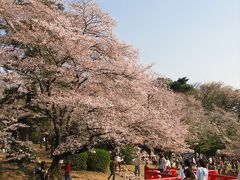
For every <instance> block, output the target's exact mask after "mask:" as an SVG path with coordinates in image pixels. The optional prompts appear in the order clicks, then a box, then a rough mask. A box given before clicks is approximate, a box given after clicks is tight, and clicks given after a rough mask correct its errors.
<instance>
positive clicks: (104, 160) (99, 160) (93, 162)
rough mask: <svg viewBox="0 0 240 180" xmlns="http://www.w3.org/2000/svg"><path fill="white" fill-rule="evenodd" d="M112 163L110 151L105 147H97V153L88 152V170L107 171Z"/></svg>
mask: <svg viewBox="0 0 240 180" xmlns="http://www.w3.org/2000/svg"><path fill="white" fill-rule="evenodd" d="M109 163H110V153H109V152H108V151H106V150H104V149H95V153H93V152H88V161H87V166H88V170H91V171H98V172H106V170H107V168H108V166H109Z"/></svg>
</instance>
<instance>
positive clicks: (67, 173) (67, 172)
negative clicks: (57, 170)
mask: <svg viewBox="0 0 240 180" xmlns="http://www.w3.org/2000/svg"><path fill="white" fill-rule="evenodd" d="M70 171H71V166H70V162H69V161H67V162H66V166H65V180H71V179H72V177H71V175H70Z"/></svg>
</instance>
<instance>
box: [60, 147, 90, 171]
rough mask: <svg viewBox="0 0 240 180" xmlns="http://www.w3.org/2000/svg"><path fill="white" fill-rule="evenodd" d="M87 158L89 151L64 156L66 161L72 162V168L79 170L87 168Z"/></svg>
mask: <svg viewBox="0 0 240 180" xmlns="http://www.w3.org/2000/svg"><path fill="white" fill-rule="evenodd" d="M87 159H88V153H87V152H83V153H79V154H73V155H71V156H68V157H66V158H64V160H65V161H69V162H70V164H71V169H72V170H78V171H81V170H86V169H87Z"/></svg>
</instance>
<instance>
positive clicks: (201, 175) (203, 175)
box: [197, 159, 208, 180]
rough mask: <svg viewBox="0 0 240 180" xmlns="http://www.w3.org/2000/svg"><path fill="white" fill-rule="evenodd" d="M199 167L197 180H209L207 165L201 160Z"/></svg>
mask: <svg viewBox="0 0 240 180" xmlns="http://www.w3.org/2000/svg"><path fill="white" fill-rule="evenodd" d="M198 163H199V167H198V169H197V180H207V179H208V169H207V163H206V162H205V161H204V160H203V159H200V160H199V162H198Z"/></svg>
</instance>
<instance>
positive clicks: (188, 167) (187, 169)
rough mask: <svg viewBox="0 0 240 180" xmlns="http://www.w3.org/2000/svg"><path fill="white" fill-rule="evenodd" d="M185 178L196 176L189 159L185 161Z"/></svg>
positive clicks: (192, 178) (190, 179)
mask: <svg viewBox="0 0 240 180" xmlns="http://www.w3.org/2000/svg"><path fill="white" fill-rule="evenodd" d="M184 166H185V167H184V175H185V178H184V180H195V179H196V176H195V174H194V172H193V170H192V165H191V163H190V161H189V160H188V159H186V160H185V161H184Z"/></svg>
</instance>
